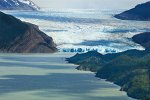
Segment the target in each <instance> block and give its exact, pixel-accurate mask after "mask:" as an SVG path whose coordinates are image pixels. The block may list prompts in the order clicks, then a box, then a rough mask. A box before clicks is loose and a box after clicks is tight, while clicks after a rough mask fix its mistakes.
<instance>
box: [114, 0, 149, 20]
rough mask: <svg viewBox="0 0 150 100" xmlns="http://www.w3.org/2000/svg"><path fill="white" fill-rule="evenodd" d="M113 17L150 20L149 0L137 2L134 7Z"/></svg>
mask: <svg viewBox="0 0 150 100" xmlns="http://www.w3.org/2000/svg"><path fill="white" fill-rule="evenodd" d="M114 17H116V18H118V19H122V20H139V21H150V1H149V2H146V3H143V4H139V5H137V6H136V7H135V8H132V9H130V10H128V11H125V12H123V13H121V14H118V15H115V16H114Z"/></svg>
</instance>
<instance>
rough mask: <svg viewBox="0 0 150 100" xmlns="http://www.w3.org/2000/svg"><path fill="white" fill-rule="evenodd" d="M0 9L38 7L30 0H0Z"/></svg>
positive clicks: (30, 8)
mask: <svg viewBox="0 0 150 100" xmlns="http://www.w3.org/2000/svg"><path fill="white" fill-rule="evenodd" d="M0 9H1V10H38V9H40V8H39V7H38V6H37V5H36V4H35V3H33V2H32V1H31V0H0Z"/></svg>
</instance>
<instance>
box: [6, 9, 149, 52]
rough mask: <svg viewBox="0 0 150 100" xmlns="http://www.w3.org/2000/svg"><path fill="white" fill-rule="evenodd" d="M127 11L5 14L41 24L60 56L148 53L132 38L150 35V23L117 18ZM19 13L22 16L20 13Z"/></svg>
mask: <svg viewBox="0 0 150 100" xmlns="http://www.w3.org/2000/svg"><path fill="white" fill-rule="evenodd" d="M122 11H123V10H109V9H104V10H99V9H52V8H47V9H41V10H40V11H33V12H31V11H24V12H19V11H5V12H6V13H8V14H12V15H14V16H15V17H18V18H20V19H21V20H23V21H28V22H32V23H34V24H37V25H38V26H39V28H40V29H41V30H42V31H44V32H45V33H46V34H47V35H49V36H51V37H52V38H53V39H54V42H55V43H56V44H57V48H58V49H59V51H60V52H87V51H90V50H97V51H98V52H100V53H103V54H105V53H116V52H122V51H125V50H128V49H138V50H144V48H143V47H142V46H140V45H138V44H136V43H134V42H133V41H132V39H131V37H132V36H133V35H135V34H139V33H141V32H146V31H150V29H149V28H148V27H150V23H149V22H144V21H125V20H119V19H115V18H114V17H113V15H115V14H117V13H120V12H122ZM18 12H19V13H18Z"/></svg>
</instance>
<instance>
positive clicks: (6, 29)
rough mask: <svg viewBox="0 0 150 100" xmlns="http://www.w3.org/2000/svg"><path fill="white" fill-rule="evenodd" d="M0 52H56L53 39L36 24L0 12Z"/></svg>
mask: <svg viewBox="0 0 150 100" xmlns="http://www.w3.org/2000/svg"><path fill="white" fill-rule="evenodd" d="M0 27H1V28H0V52H10V53H52V52H56V51H57V49H56V45H55V43H54V42H53V39H52V38H51V37H49V36H47V35H46V34H45V33H43V32H42V31H40V30H39V28H38V26H36V25H33V24H31V23H27V22H22V21H21V20H19V19H17V18H15V17H13V16H11V15H7V14H4V13H2V12H0Z"/></svg>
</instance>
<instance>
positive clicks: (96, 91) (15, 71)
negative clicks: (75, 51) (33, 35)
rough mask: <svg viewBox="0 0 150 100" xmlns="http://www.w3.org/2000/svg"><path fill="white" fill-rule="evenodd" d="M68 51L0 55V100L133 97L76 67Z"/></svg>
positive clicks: (109, 99)
mask: <svg viewBox="0 0 150 100" xmlns="http://www.w3.org/2000/svg"><path fill="white" fill-rule="evenodd" d="M70 56H72V54H69V53H56V54H0V100H133V99H131V98H129V97H128V96H127V95H126V93H125V92H121V91H119V89H120V87H119V86H117V85H114V84H112V83H109V82H106V81H104V80H100V79H98V78H96V77H94V76H95V75H94V73H91V72H87V71H79V70H76V69H75V67H76V65H73V64H68V63H67V62H66V61H65V58H66V57H70Z"/></svg>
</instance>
